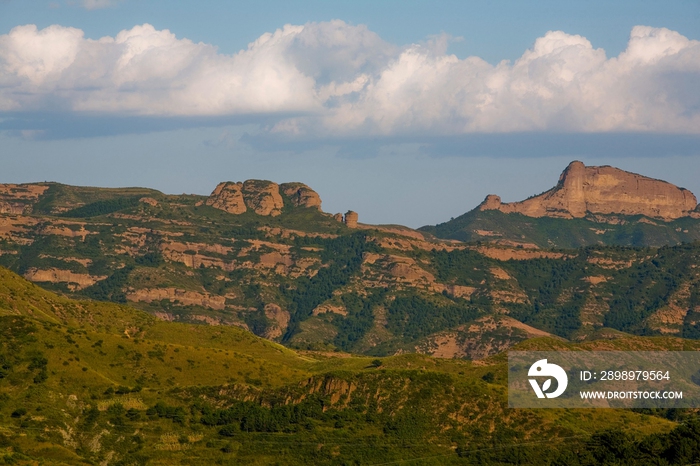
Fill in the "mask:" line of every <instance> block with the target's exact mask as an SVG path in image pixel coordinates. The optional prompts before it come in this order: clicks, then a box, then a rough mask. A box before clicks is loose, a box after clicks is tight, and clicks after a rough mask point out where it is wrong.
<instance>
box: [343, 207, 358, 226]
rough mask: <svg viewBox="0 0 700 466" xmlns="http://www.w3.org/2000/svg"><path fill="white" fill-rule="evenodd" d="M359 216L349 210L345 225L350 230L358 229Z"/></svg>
mask: <svg viewBox="0 0 700 466" xmlns="http://www.w3.org/2000/svg"><path fill="white" fill-rule="evenodd" d="M358 218H359V216H358V215H357V212H353V211H352V210H348V211H347V212H345V225H346V226H347V227H348V228H357V220H358Z"/></svg>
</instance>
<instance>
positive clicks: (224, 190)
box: [206, 181, 247, 214]
mask: <svg viewBox="0 0 700 466" xmlns="http://www.w3.org/2000/svg"><path fill="white" fill-rule="evenodd" d="M242 188H243V183H240V182H239V183H232V182H230V181H226V182H223V183H219V184H218V185H217V186H216V189H214V192H213V193H211V195H210V196H209V199H207V201H206V204H207V205H210V206H212V207H214V208H215V209H219V210H223V211H225V212H228V213H230V214H242V213H244V212H245V211H246V210H247V209H246V206H245V201H244V200H243V191H242Z"/></svg>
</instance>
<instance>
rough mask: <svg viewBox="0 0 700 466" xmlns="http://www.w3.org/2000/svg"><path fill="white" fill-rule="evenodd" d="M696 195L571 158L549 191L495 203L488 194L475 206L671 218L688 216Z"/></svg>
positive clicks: (560, 214)
mask: <svg viewBox="0 0 700 466" xmlns="http://www.w3.org/2000/svg"><path fill="white" fill-rule="evenodd" d="M697 202H698V201H697V199H696V198H695V196H694V195H693V193H691V192H690V191H688V190H687V189H683V188H679V187H677V186H675V185H673V184H671V183H667V182H665V181H661V180H656V179H653V178H648V177H646V176H642V175H638V174H636V173H630V172H626V171H624V170H620V169H619V168H615V167H610V166H607V165H606V166H600V167H587V166H585V165H584V164H583V163H582V162H579V161H574V162H571V163H570V164H569V166H568V167H566V169H565V170H564V171H563V172H562V174H561V176H560V177H559V182H558V183H557V185H556V186H555V187H554V188H552V189H550V190H549V191H547V192H545V193H543V194H540V195H539V196H535V197H532V198H530V199H527V200H525V201H522V202H513V203H501V200H500V198H499V197H498V196H495V195H489V196H487V197H486V199H485V200H484V202H482V203H481V205H480V206H479V209H480V210H500V211H501V212H504V213H520V214H523V215H527V216H529V217H560V218H581V217H585V216H586V215H587V214H589V213H590V214H618V215H644V216H646V217H652V218H658V219H662V220H667V221H670V220H673V219H676V218H680V217H686V216H689V215H691V212H692V211H693V210H694V209H696V206H697Z"/></svg>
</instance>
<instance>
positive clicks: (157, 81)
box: [0, 0, 700, 227]
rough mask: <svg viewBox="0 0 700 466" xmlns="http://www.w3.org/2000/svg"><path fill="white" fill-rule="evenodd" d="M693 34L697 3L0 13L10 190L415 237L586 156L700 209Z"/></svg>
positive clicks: (309, 5)
mask: <svg viewBox="0 0 700 466" xmlns="http://www.w3.org/2000/svg"><path fill="white" fill-rule="evenodd" d="M28 25H29V26H28ZM31 25H34V26H35V27H34V26H31ZM286 25H287V26H286ZM18 26H19V27H18ZM166 30H167V31H166ZM168 31H169V32H168ZM100 38H103V39H101V40H98V39H100ZM698 39H700V3H699V2H697V1H694V0H692V1H691V0H687V1H683V0H678V1H670V2H660V1H644V0H640V1H616V2H609V1H608V2H603V1H578V2H567V1H556V2H555V1H538V2H526V1H471V2H465V1H443V2H430V3H429V2H415V1H402V2H398V1H384V2H376V1H375V2H369V1H353V2H349V1H348V2H329V1H306V2H289V1H284V2H283V1H279V2H266V3H262V2H245V1H243V2H223V1H213V0H205V1H197V2H193V1H168V2H161V1H148V0H139V1H136V0H121V1H120V0H114V1H109V0H73V1H66V0H55V1H43V0H32V1H18V0H0V160H1V161H2V163H3V170H2V171H1V172H0V182H27V181H43V180H55V181H60V182H65V183H72V184H82V185H101V186H126V185H130V186H133V185H141V186H148V187H153V188H157V189H161V190H163V191H165V192H168V193H180V192H195V193H201V194H208V193H209V192H210V191H211V190H212V189H213V188H214V186H215V185H216V183H217V182H219V181H223V180H244V179H247V178H264V179H272V180H274V181H278V182H284V181H292V180H295V181H303V182H306V183H308V184H309V185H310V186H312V187H313V188H314V189H316V190H317V191H319V193H320V194H321V196H322V198H323V200H324V210H327V211H331V212H336V211H344V210H347V209H353V210H357V211H358V212H359V213H360V216H361V221H366V222H371V223H401V224H406V225H409V226H414V227H416V226H420V225H424V224H428V223H436V222H441V221H445V220H447V219H449V218H450V217H452V216H457V215H459V214H461V213H463V212H465V211H467V210H470V209H471V208H473V207H474V206H475V205H476V204H478V203H479V202H480V201H481V199H483V198H484V196H485V195H486V194H489V193H496V194H499V195H501V196H502V197H503V198H504V200H507V201H508V200H518V199H520V198H524V197H527V196H528V195H531V194H534V193H538V192H541V191H543V190H544V189H547V188H549V187H551V186H552V185H553V184H554V183H555V182H556V179H557V177H558V174H559V173H560V172H561V170H562V169H563V168H564V167H565V166H566V164H567V163H568V162H569V161H571V160H572V159H574V158H576V159H580V160H583V161H584V162H585V163H587V164H591V165H592V164H610V165H616V166H619V167H621V168H624V169H628V170H632V171H636V172H640V173H643V174H646V175H649V176H653V177H656V178H662V179H666V180H668V181H670V182H673V183H675V184H678V185H681V186H684V187H686V188H688V189H690V190H691V191H693V192H695V193H696V194H700V180H698V178H697V176H696V174H697V173H700V150H699V149H698V147H700V144H698V142H700V137H699V134H700V85H698V83H699V82H700V43H699V42H697V41H698ZM249 44H252V45H249ZM502 60H507V62H502Z"/></svg>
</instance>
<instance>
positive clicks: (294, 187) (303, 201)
mask: <svg viewBox="0 0 700 466" xmlns="http://www.w3.org/2000/svg"><path fill="white" fill-rule="evenodd" d="M280 190H281V191H282V193H283V194H284V195H285V196H287V197H288V198H289V199H290V200H291V201H292V205H293V206H295V207H313V208H315V209H317V210H321V197H320V196H319V195H318V193H317V192H316V191H314V190H313V189H311V188H309V187H308V186H306V185H305V184H304V183H282V184H281V185H280Z"/></svg>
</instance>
